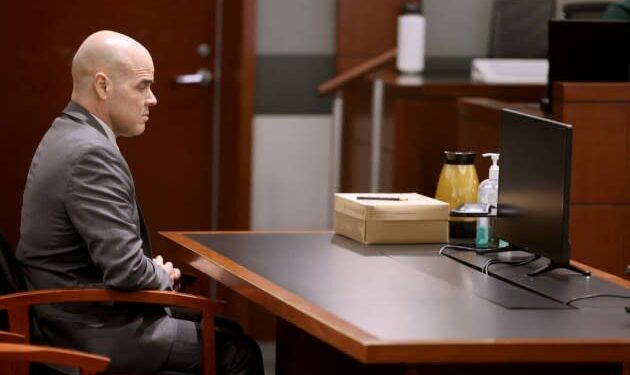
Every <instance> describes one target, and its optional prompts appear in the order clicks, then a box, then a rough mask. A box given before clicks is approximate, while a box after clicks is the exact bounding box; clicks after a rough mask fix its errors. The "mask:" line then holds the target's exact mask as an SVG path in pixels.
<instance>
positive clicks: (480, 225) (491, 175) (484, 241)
mask: <svg viewBox="0 0 630 375" xmlns="http://www.w3.org/2000/svg"><path fill="white" fill-rule="evenodd" d="M482 156H483V157H486V158H487V157H490V158H491V159H492V165H491V166H490V170H489V171H488V178H487V179H485V180H483V181H481V183H480V184H479V203H485V204H489V205H491V210H490V217H480V218H479V219H477V236H476V239H475V245H476V247H481V248H484V247H496V246H497V241H496V238H495V237H494V219H495V217H496V215H497V203H498V200H499V165H498V164H497V163H498V161H499V154H495V153H486V154H483V155H482Z"/></svg>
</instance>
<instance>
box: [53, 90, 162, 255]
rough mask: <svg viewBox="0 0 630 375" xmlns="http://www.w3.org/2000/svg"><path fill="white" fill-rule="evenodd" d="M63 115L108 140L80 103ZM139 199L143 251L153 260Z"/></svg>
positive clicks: (71, 106) (70, 107) (71, 104)
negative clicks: (88, 127) (94, 130)
mask: <svg viewBox="0 0 630 375" xmlns="http://www.w3.org/2000/svg"><path fill="white" fill-rule="evenodd" d="M63 114H64V115H66V116H68V117H70V118H72V119H73V120H74V121H76V122H78V123H82V124H87V125H89V126H91V127H93V128H94V129H96V130H97V131H98V132H99V133H101V134H102V135H103V136H104V137H106V138H107V134H105V130H103V127H102V126H101V124H99V123H98V120H97V119H96V118H94V116H92V114H90V112H88V111H87V110H86V109H85V108H83V107H82V106H81V105H80V104H79V103H77V102H74V101H72V100H71V101H70V103H68V105H67V106H66V108H65V109H64V110H63ZM137 201H138V199H137V198H136V207H137V208H138V217H139V219H140V237H141V238H142V242H143V243H142V250H143V251H144V255H146V256H147V257H149V258H152V257H153V256H152V250H151V238H150V237H149V228H148V227H147V224H146V223H145V221H144V216H143V215H142V210H141V209H140V205H139V204H138V203H137Z"/></svg>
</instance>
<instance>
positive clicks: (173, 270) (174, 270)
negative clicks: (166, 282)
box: [153, 255, 182, 284]
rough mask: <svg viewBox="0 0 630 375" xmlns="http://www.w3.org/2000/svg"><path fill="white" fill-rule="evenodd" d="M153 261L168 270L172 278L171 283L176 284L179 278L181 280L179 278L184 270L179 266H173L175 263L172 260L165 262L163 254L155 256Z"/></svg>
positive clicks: (167, 272)
mask: <svg viewBox="0 0 630 375" xmlns="http://www.w3.org/2000/svg"><path fill="white" fill-rule="evenodd" d="M153 262H154V263H155V264H158V265H160V266H162V268H164V271H166V274H167V275H168V277H169V278H170V279H171V283H173V284H175V283H176V282H177V280H179V278H180V277H181V276H182V271H180V270H179V268H175V267H173V263H171V262H166V263H164V258H162V256H161V255H158V256H156V257H155V258H153Z"/></svg>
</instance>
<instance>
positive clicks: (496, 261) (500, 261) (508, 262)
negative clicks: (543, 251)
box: [481, 255, 540, 274]
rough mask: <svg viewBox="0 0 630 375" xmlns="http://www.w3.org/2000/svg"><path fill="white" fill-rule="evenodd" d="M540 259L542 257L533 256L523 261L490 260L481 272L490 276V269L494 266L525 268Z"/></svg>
mask: <svg viewBox="0 0 630 375" xmlns="http://www.w3.org/2000/svg"><path fill="white" fill-rule="evenodd" d="M539 258H540V255H532V256H531V257H529V258H527V259H522V260H503V259H497V258H494V259H490V260H489V261H487V262H486V264H484V266H483V268H482V269H481V272H483V273H485V274H488V269H489V268H490V266H491V265H493V264H507V265H510V266H515V267H516V266H524V265H526V264H529V263H531V262H534V261H536V260H538V259H539Z"/></svg>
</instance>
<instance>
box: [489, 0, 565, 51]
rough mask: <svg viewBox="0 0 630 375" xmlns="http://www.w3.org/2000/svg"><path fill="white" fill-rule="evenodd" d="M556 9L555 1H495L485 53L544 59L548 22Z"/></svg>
mask: <svg viewBox="0 0 630 375" xmlns="http://www.w3.org/2000/svg"><path fill="white" fill-rule="evenodd" d="M555 8H556V2H555V0H527V1H523V0H495V1H494V6H493V9H492V21H491V27H490V43H489V48H488V56H489V57H502V58H546V57H547V23H548V22H549V20H550V19H552V18H553V16H554V12H555Z"/></svg>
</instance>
